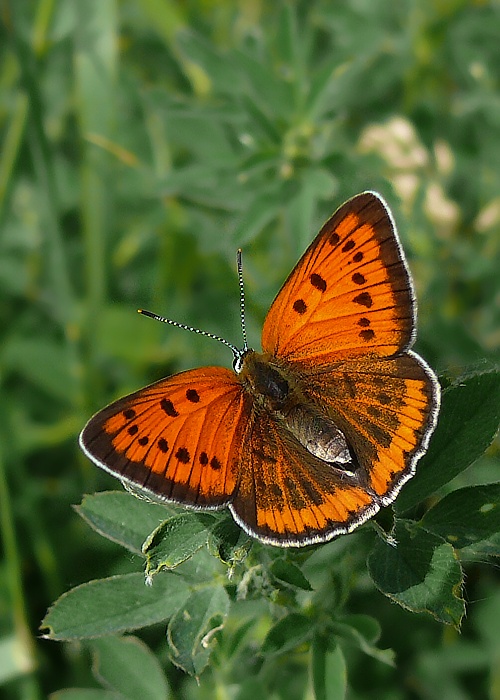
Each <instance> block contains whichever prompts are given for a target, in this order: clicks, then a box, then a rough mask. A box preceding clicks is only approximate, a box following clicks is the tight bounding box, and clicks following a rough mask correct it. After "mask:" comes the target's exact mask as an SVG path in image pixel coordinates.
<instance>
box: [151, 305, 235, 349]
mask: <svg viewBox="0 0 500 700" xmlns="http://www.w3.org/2000/svg"><path fill="white" fill-rule="evenodd" d="M137 311H138V312H139V313H140V314H142V315H143V316H149V318H154V319H155V321H161V322H162V323H169V324H170V325H171V326H175V327H176V328H183V329H184V330H185V331H191V333H198V335H204V336H206V337H207V338H212V339H213V340H218V341H219V343H222V344H223V345H225V346H226V347H228V348H230V349H231V351H232V353H233V355H234V357H235V359H236V358H239V357H240V356H241V350H239V349H238V348H237V347H236V345H233V344H232V343H230V342H229V341H228V340H226V339H225V338H221V337H220V335H215V333H209V332H208V331H201V330H200V329H199V328H194V327H193V326H188V325H187V324H185V323H179V322H178V321H172V319H171V318H165V316H158V314H154V313H153V312H152V311H146V310H145V309H137Z"/></svg>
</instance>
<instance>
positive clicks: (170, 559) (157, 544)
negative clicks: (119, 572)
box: [142, 513, 214, 576]
mask: <svg viewBox="0 0 500 700" xmlns="http://www.w3.org/2000/svg"><path fill="white" fill-rule="evenodd" d="M213 524H214V517H213V515H210V514H209V513H182V514H181V515H176V516H174V517H173V518H169V519H168V520H166V521H165V522H164V523H162V524H161V525H159V526H158V527H157V528H156V530H155V531H154V532H152V533H151V534H150V535H149V537H148V538H147V539H146V541H145V542H144V545H143V547H142V551H143V553H144V554H145V555H146V562H147V563H146V575H147V576H154V575H155V574H157V573H158V572H159V571H161V570H162V569H175V567H176V566H179V564H182V562H183V561H186V559H189V557H192V556H193V554H194V553H195V552H197V551H198V550H199V549H200V548H201V547H203V545H204V544H207V542H208V536H209V534H210V527H211V526H212V525H213Z"/></svg>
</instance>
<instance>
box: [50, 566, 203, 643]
mask: <svg viewBox="0 0 500 700" xmlns="http://www.w3.org/2000/svg"><path fill="white" fill-rule="evenodd" d="M188 595H189V590H188V586H187V584H186V583H185V582H184V580H183V579H182V578H180V577H179V576H176V575H175V574H170V575H163V576H157V577H156V578H155V579H154V584H153V585H152V586H146V585H145V583H144V576H143V574H126V575H123V576H111V577H110V578H105V579H100V580H97V581H90V582H89V583H84V584H82V585H81V586H77V587H76V588H73V589H71V590H70V591H68V592H67V593H64V594H63V595H62V596H61V597H60V598H59V599H58V600H56V602H55V603H54V604H53V605H52V606H51V608H50V609H49V611H48V612H47V614H46V615H45V618H44V619H43V621H42V624H41V629H42V632H43V636H44V637H45V638H46V639H57V640H62V639H64V640H69V639H88V638H89V637H102V636H105V635H107V634H113V633H115V632H125V631H129V630H135V629H139V628H141V627H147V626H148V625H154V624H156V623H158V622H162V621H163V620H166V619H167V618H169V617H170V616H171V615H172V614H173V613H175V612H176V610H177V609H178V608H179V607H180V606H182V605H183V604H184V602H185V601H186V599H187V598H188Z"/></svg>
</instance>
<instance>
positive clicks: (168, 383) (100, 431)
mask: <svg viewBox="0 0 500 700" xmlns="http://www.w3.org/2000/svg"><path fill="white" fill-rule="evenodd" d="M247 413H248V408H247V405H246V402H245V398H244V395H243V391H242V387H241V384H240V383H239V382H238V380H237V378H236V375H235V374H234V373H233V372H230V371H229V370H227V369H224V368H221V367H204V368H202V369H197V370H190V371H187V372H182V373H180V374H176V375H174V376H172V377H169V378H168V379H163V380H161V381H159V382H156V383H155V384H152V385H150V386H148V387H146V388H145V389H141V390H140V391H137V392H136V393H134V394H131V395H130V396H126V397H125V398H122V399H119V400H118V401H116V402H115V403H112V404H111V405H109V406H107V407H106V408H104V409H103V410H102V411H99V413H96V415H95V416H93V418H91V419H90V421H89V422H88V423H87V425H86V426H85V428H84V429H83V431H82V433H81V435H80V445H81V447H82V449H83V451H84V452H85V453H86V455H87V456H88V457H90V459H91V460H92V461H93V462H95V463H96V464H97V465H98V466H99V467H102V468H103V469H105V470H106V471H108V472H110V473H111V474H113V475H114V476H117V477H119V478H120V479H122V480H123V481H125V482H128V483H130V484H133V485H136V486H138V487H140V489H142V490H144V491H146V492H149V493H152V494H154V495H156V496H159V497H160V498H164V499H166V500H172V501H178V502H180V503H183V504H186V505H191V506H195V507H196V506H198V507H202V508H217V507H220V506H223V505H225V504H227V503H228V502H229V501H230V500H231V498H232V494H233V492H234V490H235V487H236V483H237V479H238V469H239V466H238V465H239V452H240V449H241V440H242V434H243V432H244V426H245V418H246V416H247Z"/></svg>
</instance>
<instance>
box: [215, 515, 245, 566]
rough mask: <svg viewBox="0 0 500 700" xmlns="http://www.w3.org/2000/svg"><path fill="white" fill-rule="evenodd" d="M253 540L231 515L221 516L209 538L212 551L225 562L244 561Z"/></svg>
mask: <svg viewBox="0 0 500 700" xmlns="http://www.w3.org/2000/svg"><path fill="white" fill-rule="evenodd" d="M252 543H253V540H252V538H251V537H250V536H249V535H247V533H246V532H245V531H244V530H242V529H241V527H239V526H238V525H236V523H235V522H234V519H233V518H232V516H231V515H228V516H227V517H223V518H221V519H220V520H219V521H218V522H217V523H216V524H215V525H214V527H213V528H212V529H211V531H210V534H209V539H208V546H209V550H210V552H211V553H212V554H213V555H214V556H216V557H218V558H219V559H220V560H221V561H223V562H224V563H225V564H233V563H236V562H242V561H243V560H244V559H245V558H246V556H247V554H248V551H249V550H250V548H251V546H252Z"/></svg>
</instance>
